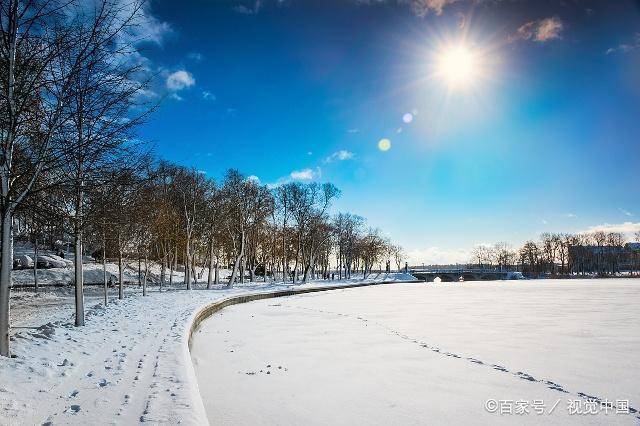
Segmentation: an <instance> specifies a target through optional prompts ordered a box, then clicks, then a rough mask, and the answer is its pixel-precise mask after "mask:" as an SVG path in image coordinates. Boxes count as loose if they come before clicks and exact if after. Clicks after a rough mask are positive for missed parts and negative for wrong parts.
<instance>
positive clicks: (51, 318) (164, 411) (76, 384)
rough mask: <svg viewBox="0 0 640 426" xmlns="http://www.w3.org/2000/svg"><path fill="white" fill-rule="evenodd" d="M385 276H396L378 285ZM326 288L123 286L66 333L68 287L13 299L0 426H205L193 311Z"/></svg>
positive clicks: (90, 292)
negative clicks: (192, 341) (241, 298)
mask: <svg viewBox="0 0 640 426" xmlns="http://www.w3.org/2000/svg"><path fill="white" fill-rule="evenodd" d="M385 278H390V279H392V278H394V276H393V275H392V276H390V277H386V276H384V274H383V275H381V276H377V278H376V279H378V280H383V279H385ZM353 281H357V280H353ZM353 281H352V282H353ZM326 284H327V282H322V281H320V282H317V283H310V284H307V285H306V286H295V287H294V286H291V285H286V286H284V285H273V284H271V285H269V284H264V283H257V284H256V283H254V284H251V283H249V284H244V285H238V286H236V287H234V288H231V289H227V288H224V287H223V286H220V287H218V288H217V289H214V290H209V291H206V290H194V291H191V292H188V291H184V290H176V289H172V290H168V291H163V292H162V293H160V292H158V291H157V289H156V288H153V290H152V292H151V294H150V295H149V296H148V297H142V296H141V295H140V293H139V290H138V288H137V287H135V286H130V287H128V288H127V297H126V298H125V299H124V300H122V301H118V300H114V299H112V300H111V303H110V304H109V305H108V307H107V308H106V309H105V308H104V307H103V306H102V305H101V304H100V303H99V301H100V300H101V293H100V291H99V290H100V289H99V288H92V289H87V300H86V305H87V306H88V307H90V308H89V309H88V312H87V325H86V326H85V327H80V328H76V327H74V326H73V313H72V303H71V301H72V298H71V293H70V289H68V288H62V289H58V290H57V291H56V292H55V293H50V292H47V293H44V292H43V293H41V294H38V295H34V294H33V293H30V292H24V291H20V292H13V294H12V306H13V308H12V309H13V311H14V312H12V315H11V316H12V323H13V324H14V326H17V327H20V328H14V329H13V330H12V351H13V353H14V354H15V355H16V358H12V359H4V358H3V359H0V377H1V378H2V379H1V381H0V424H3V425H4V424H11V425H16V424H20V425H21V424H29V425H30V424H43V423H46V422H51V423H52V424H83V425H86V424H105V423H117V424H132V423H137V422H142V421H144V422H152V423H163V424H177V423H182V424H206V423H207V419H206V415H205V412H204V409H203V406H202V402H201V399H200V395H199V393H198V387H197V383H196V380H195V376H194V372H193V366H192V363H191V360H190V357H189V349H188V345H187V340H188V333H189V331H190V325H191V323H192V321H193V318H194V315H195V313H196V312H198V311H199V310H200V309H201V308H202V307H203V306H206V305H208V304H210V303H212V302H214V301H217V300H222V299H223V298H226V297H230V296H233V295H239V294H249V293H255V292H267V291H274V290H278V289H291V288H301V287H309V286H322V285H326ZM330 284H331V285H337V286H339V285H344V284H349V282H348V281H343V282H337V281H334V282H330ZM111 293H112V297H113V296H115V293H116V291H115V290H111ZM20 306H26V307H24V308H20Z"/></svg>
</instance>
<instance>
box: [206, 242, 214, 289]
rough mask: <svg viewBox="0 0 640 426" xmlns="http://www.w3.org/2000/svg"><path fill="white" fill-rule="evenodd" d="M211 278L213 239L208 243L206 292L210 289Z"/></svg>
mask: <svg viewBox="0 0 640 426" xmlns="http://www.w3.org/2000/svg"><path fill="white" fill-rule="evenodd" d="M212 278H213V238H211V241H210V242H209V275H208V276H207V290H210V289H211V280H212Z"/></svg>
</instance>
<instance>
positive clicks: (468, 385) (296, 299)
mask: <svg viewBox="0 0 640 426" xmlns="http://www.w3.org/2000/svg"><path fill="white" fill-rule="evenodd" d="M638 300H640V279H612V280H536V281H533V280H532V281H518V282H513V281H512V282H468V283H446V284H445V283H443V284H424V283H418V284H408V283H405V284H397V285H396V284H394V285H387V286H375V287H366V288H358V289H344V290H336V291H333V292H327V293H311V294H304V295H296V296H292V297H288V298H282V299H269V300H261V301H256V302H252V303H248V304H243V305H236V306H233V307H229V308H226V309H225V310H223V311H220V312H219V313H217V314H215V315H214V316H212V317H211V318H209V319H208V320H206V321H205V322H204V323H203V324H202V326H201V328H200V329H199V330H198V332H197V333H196V335H195V337H194V340H193V344H192V351H191V356H192V359H193V364H194V367H195V372H196V376H197V378H198V384H199V389H200V393H201V395H202V399H203V402H204V406H205V410H206V412H207V415H208V417H209V419H212V422H213V419H215V423H216V424H233V425H249V424H250V425H259V424H279V425H287V424H305V425H314V424H317V425H321V424H335V425H343V424H344V425H347V424H371V425H376V424H380V425H383V424H384V425H386V424H403V425H410V424H445V423H448V424H507V423H508V424H514V423H517V424H539V423H543V422H544V423H545V424H558V425H560V424H563V425H564V424H634V423H635V424H640V417H639V416H640V415H639V414H638V413H637V412H636V413H633V412H632V413H630V414H617V413H616V412H615V409H614V410H612V411H613V412H611V413H609V414H605V413H604V411H603V410H602V409H601V407H600V405H599V403H598V404H597V405H596V406H597V414H586V415H578V414H570V412H569V409H568V408H569V405H570V404H574V407H576V406H579V407H582V409H583V410H584V409H586V404H587V400H588V399H589V397H593V398H596V399H597V400H598V401H605V400H609V401H611V402H612V403H613V404H614V407H615V404H616V401H625V400H628V401H629V405H630V407H632V410H637V409H638V408H640V387H639V386H638V383H640V369H638V368H637V366H638V354H639V353H640V333H639V332H638V330H640V310H639V309H638ZM588 396H589V397H588ZM489 399H493V400H496V401H498V403H499V404H504V405H503V406H504V407H506V409H507V411H508V407H509V405H508V403H507V402H505V403H500V402H499V401H501V400H502V401H505V400H509V401H512V402H511V404H515V401H518V400H519V401H524V402H525V403H526V405H527V406H528V407H529V408H528V409H529V412H530V414H525V415H517V414H502V415H501V414H499V413H490V412H488V411H487V410H486V409H485V403H486V401H487V400H489ZM536 400H542V401H543V404H544V406H545V407H544V409H545V414H536V413H535V411H534V410H533V409H532V407H531V406H532V404H534V401H536ZM571 401H579V402H578V403H575V402H574V403H572V402H571ZM556 402H557V403H558V405H557V406H556V408H555V409H553V412H552V414H551V415H549V414H546V413H548V412H549V411H550V410H551V409H552V407H553V405H554V404H556ZM512 406H513V405H512ZM593 406H594V405H591V407H593ZM512 412H513V413H515V410H513V411H512Z"/></svg>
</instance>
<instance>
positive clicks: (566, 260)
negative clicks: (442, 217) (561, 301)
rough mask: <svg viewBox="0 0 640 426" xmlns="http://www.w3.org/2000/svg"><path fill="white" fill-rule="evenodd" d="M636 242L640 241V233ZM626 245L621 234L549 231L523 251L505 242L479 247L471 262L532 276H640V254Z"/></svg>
mask: <svg viewBox="0 0 640 426" xmlns="http://www.w3.org/2000/svg"><path fill="white" fill-rule="evenodd" d="M634 240H635V241H636V242H640V231H637V232H636V233H635V235H634ZM626 243H627V241H626V240H625V237H624V235H623V234H622V233H620V232H605V231H595V232H589V233H582V234H575V235H574V234H568V233H548V232H547V233H543V234H541V235H540V240H539V241H531V240H530V241H526V242H525V243H524V244H523V245H522V247H520V248H519V249H514V248H513V247H512V246H511V245H509V244H507V243H504V242H500V243H496V244H493V245H479V246H476V247H474V249H473V250H472V253H471V261H470V263H471V264H472V265H476V266H478V267H480V268H482V267H489V268H498V269H501V270H514V271H516V270H517V271H521V272H522V273H523V274H524V275H525V276H529V277H539V276H543V275H550V276H569V275H574V274H579V275H585V274H598V275H615V274H618V273H619V272H621V270H623V269H626V270H628V271H630V272H631V273H633V272H638V273H640V251H639V250H633V249H627V248H625V244H626Z"/></svg>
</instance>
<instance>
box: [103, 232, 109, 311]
mask: <svg viewBox="0 0 640 426" xmlns="http://www.w3.org/2000/svg"><path fill="white" fill-rule="evenodd" d="M102 281H103V285H104V305H105V306H107V302H108V300H107V291H108V290H107V239H106V237H105V235H104V234H103V235H102Z"/></svg>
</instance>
